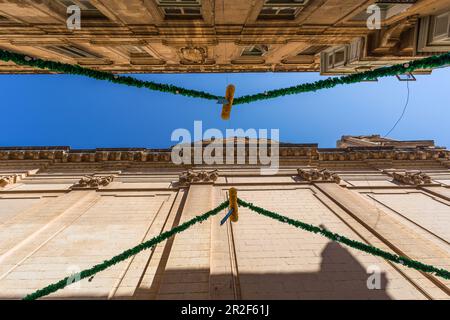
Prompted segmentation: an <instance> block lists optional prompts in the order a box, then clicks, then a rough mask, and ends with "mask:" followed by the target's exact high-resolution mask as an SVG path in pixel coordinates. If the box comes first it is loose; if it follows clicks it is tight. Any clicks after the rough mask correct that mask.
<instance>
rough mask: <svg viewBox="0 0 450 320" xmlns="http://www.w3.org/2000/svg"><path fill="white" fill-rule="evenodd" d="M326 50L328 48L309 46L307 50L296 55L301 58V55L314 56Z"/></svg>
mask: <svg viewBox="0 0 450 320" xmlns="http://www.w3.org/2000/svg"><path fill="white" fill-rule="evenodd" d="M326 48H328V46H320V45H319V46H309V47H308V48H306V49H304V50H302V51H301V52H299V53H298V54H297V55H298V56H302V55H314V54H317V53H319V52H320V51H322V50H325V49H326Z"/></svg>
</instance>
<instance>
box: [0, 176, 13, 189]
mask: <svg viewBox="0 0 450 320" xmlns="http://www.w3.org/2000/svg"><path fill="white" fill-rule="evenodd" d="M16 181H17V175H10V176H0V188H3V187H6V186H7V185H8V184H13V183H16Z"/></svg>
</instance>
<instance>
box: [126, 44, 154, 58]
mask: <svg viewBox="0 0 450 320" xmlns="http://www.w3.org/2000/svg"><path fill="white" fill-rule="evenodd" d="M121 49H122V51H123V52H124V53H126V54H127V55H128V56H129V57H130V58H151V57H152V55H151V54H149V53H148V52H147V51H146V50H145V49H144V48H143V47H140V46H134V45H124V46H121Z"/></svg>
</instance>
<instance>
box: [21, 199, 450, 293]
mask: <svg viewBox="0 0 450 320" xmlns="http://www.w3.org/2000/svg"><path fill="white" fill-rule="evenodd" d="M237 202H238V204H239V206H242V207H245V208H248V209H250V210H252V211H254V212H256V213H258V214H261V215H263V216H266V217H269V218H272V219H275V220H278V221H280V222H283V223H287V224H290V225H292V226H294V227H296V228H300V229H303V230H305V231H308V232H312V233H316V234H320V235H322V236H324V237H326V238H328V239H330V240H332V241H336V242H340V243H343V244H345V245H347V246H349V247H351V248H354V249H357V250H360V251H363V252H366V253H369V254H371V255H374V256H377V257H381V258H383V259H386V260H389V261H392V262H394V263H398V264H401V265H404V266H406V267H409V268H412V269H415V270H418V271H421V272H426V273H430V274H434V275H436V276H438V277H441V278H444V279H447V280H448V279H450V271H448V270H445V269H440V268H436V267H434V266H431V265H427V264H424V263H421V262H419V261H416V260H412V259H409V258H407V257H402V256H398V255H396V254H393V253H389V252H387V251H383V250H381V249H379V248H376V247H373V246H371V245H368V244H365V243H362V242H359V241H356V240H351V239H349V238H347V237H345V236H342V235H339V234H337V233H333V232H331V231H328V230H326V229H324V228H321V227H317V226H314V225H312V224H308V223H304V222H302V221H298V220H294V219H291V218H288V217H286V216H282V215H280V214H278V213H275V212H272V211H269V210H266V209H263V208H260V207H257V206H255V205H253V204H252V203H248V202H245V201H244V200H241V199H239V198H238V199H237ZM228 206H229V201H228V200H227V201H225V202H223V203H222V204H220V205H219V206H217V207H216V208H214V209H212V210H210V211H208V212H206V213H204V214H202V215H199V216H196V217H195V218H193V219H191V220H189V221H187V222H185V223H183V224H181V225H179V226H176V227H174V228H173V229H172V230H170V231H166V232H163V233H161V234H160V235H158V236H156V237H154V238H152V239H150V240H148V241H145V242H143V243H141V244H139V245H137V246H135V247H133V248H131V249H128V250H125V251H124V252H122V253H120V254H119V255H117V256H115V257H113V258H111V259H109V260H106V261H104V262H102V263H100V264H97V265H95V266H93V267H92V268H90V269H86V270H83V271H81V272H80V273H79V274H77V277H73V276H70V277H66V278H64V279H62V280H60V281H58V282H55V283H53V284H51V285H49V286H47V287H45V288H43V289H39V290H37V291H35V292H33V293H31V294H29V295H27V296H26V297H25V298H23V300H36V299H39V298H42V297H44V296H47V295H49V294H51V293H53V292H56V291H58V290H60V289H63V288H65V287H67V286H68V285H70V284H72V283H74V282H76V281H80V280H81V279H84V278H88V277H91V276H93V275H95V274H96V273H98V272H100V271H103V270H105V269H107V268H109V267H111V266H113V265H115V264H116V263H119V262H121V261H124V260H126V259H128V258H130V257H132V256H134V255H136V254H138V253H139V252H141V251H143V250H146V249H150V248H152V247H154V246H156V245H157V244H158V243H160V242H162V241H164V240H167V239H168V238H170V237H172V236H174V235H176V234H177V233H180V232H183V231H185V230H186V229H188V228H190V227H192V226H193V225H194V224H197V223H202V222H203V221H206V220H207V219H209V218H210V217H212V216H215V215H217V214H218V213H219V212H220V211H222V210H224V209H227V208H228Z"/></svg>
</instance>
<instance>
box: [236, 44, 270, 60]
mask: <svg viewBox="0 0 450 320" xmlns="http://www.w3.org/2000/svg"><path fill="white" fill-rule="evenodd" d="M268 51H269V47H268V46H266V45H255V46H250V47H247V48H245V49H244V50H243V51H242V54H241V56H242V57H262V56H263V55H265V54H266V53H267V52H268Z"/></svg>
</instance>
